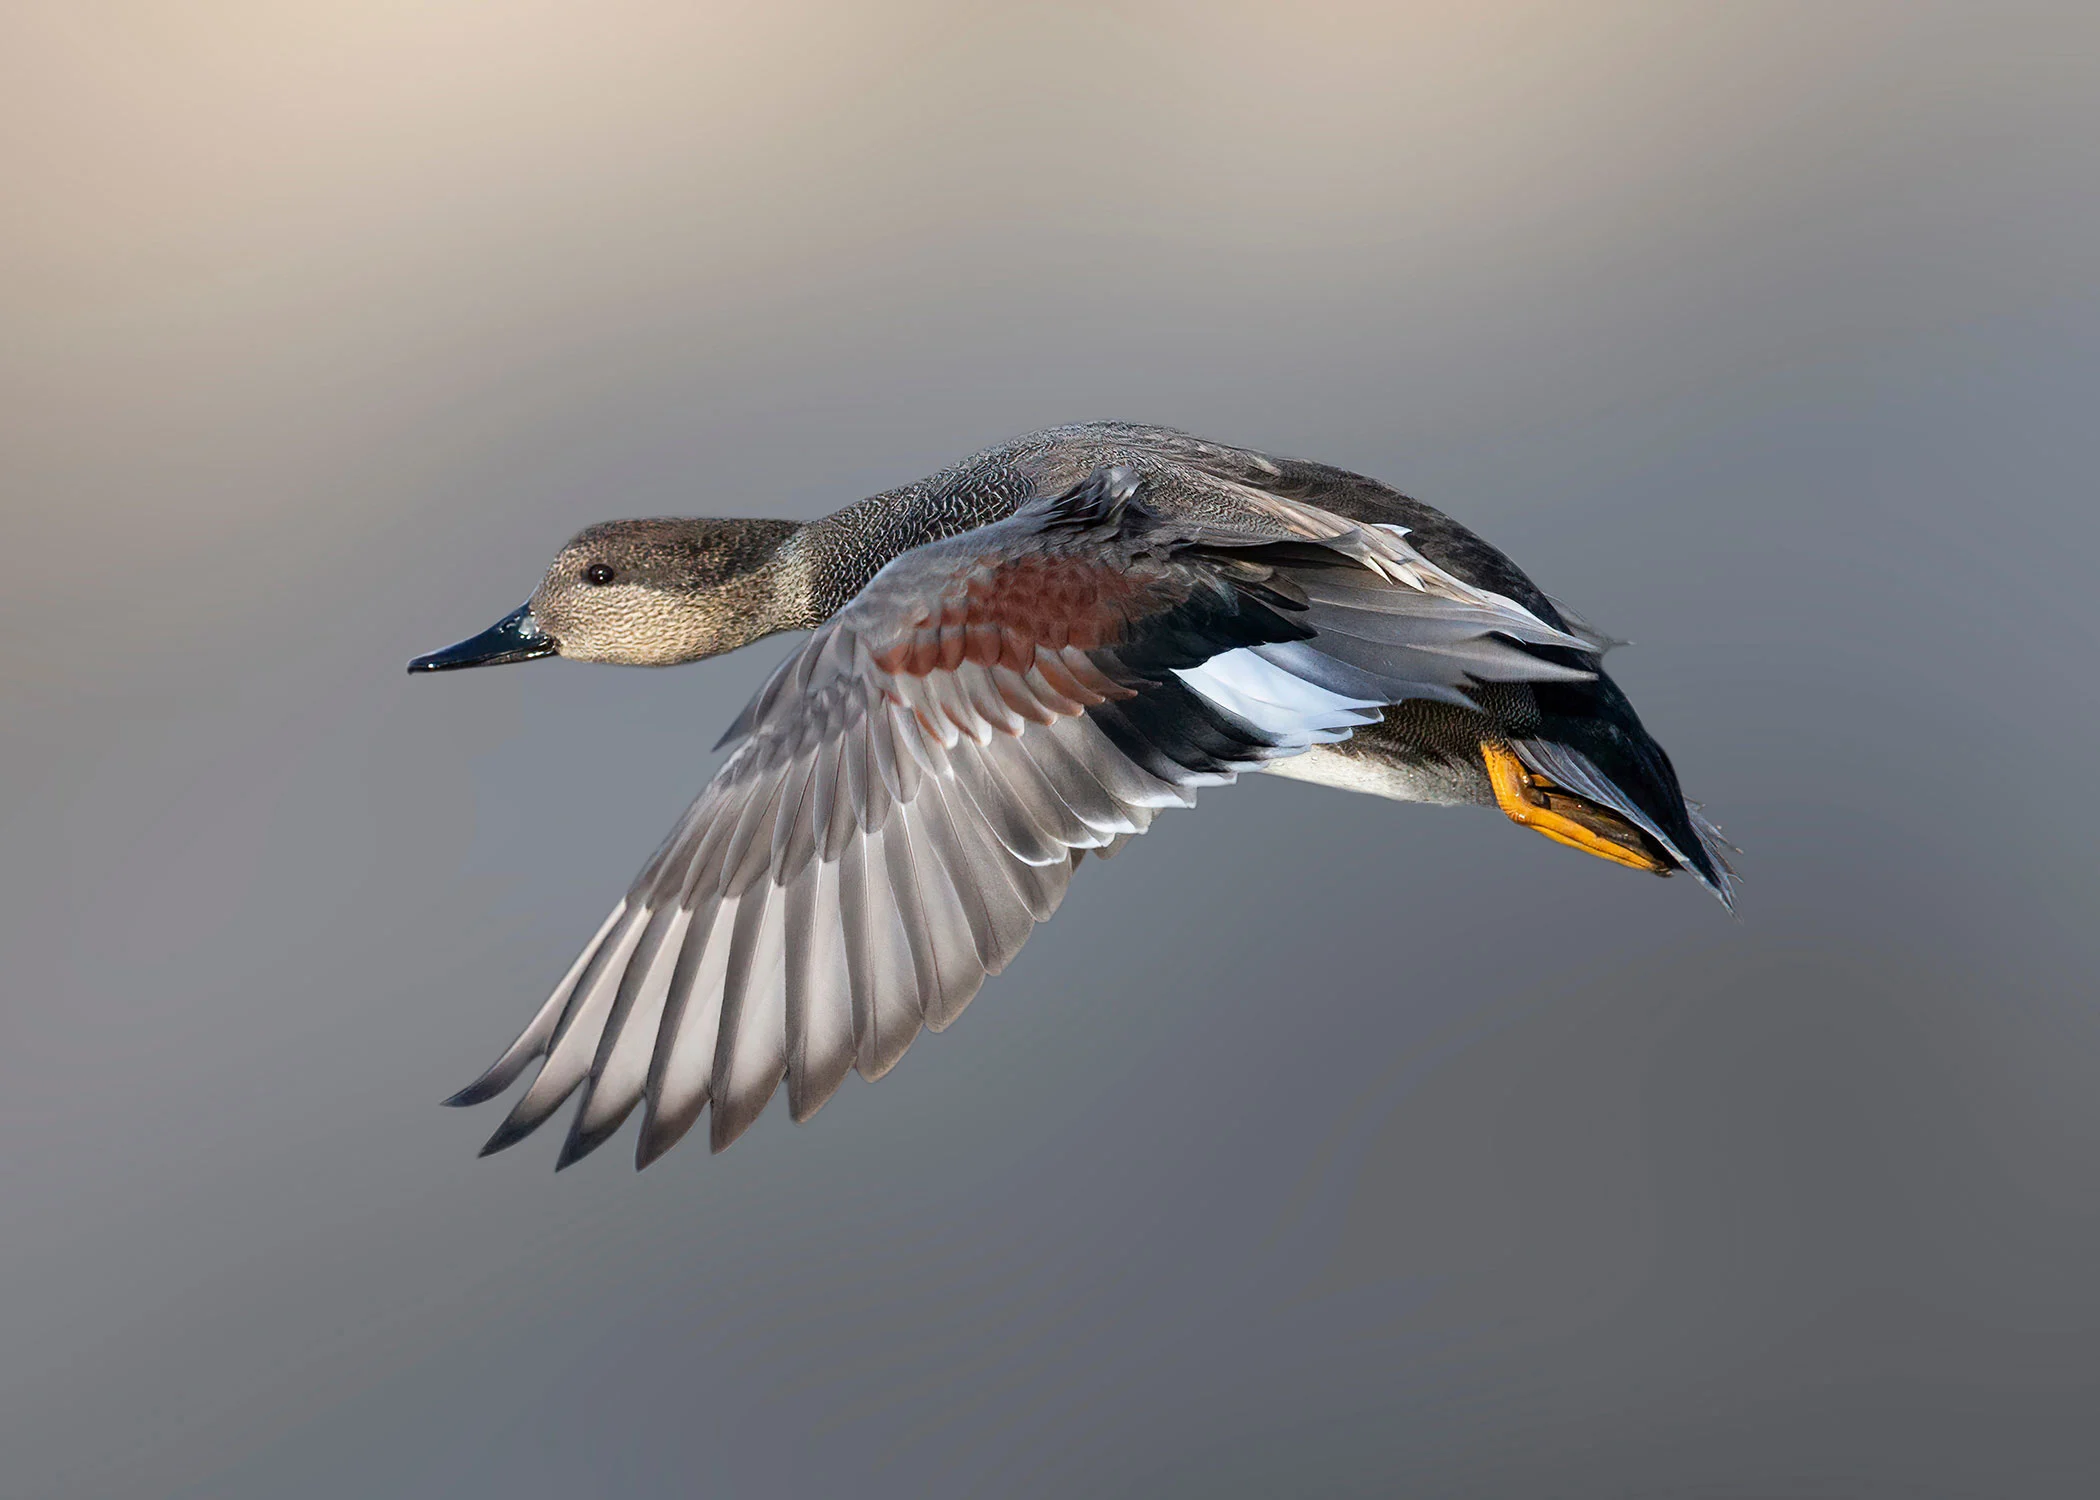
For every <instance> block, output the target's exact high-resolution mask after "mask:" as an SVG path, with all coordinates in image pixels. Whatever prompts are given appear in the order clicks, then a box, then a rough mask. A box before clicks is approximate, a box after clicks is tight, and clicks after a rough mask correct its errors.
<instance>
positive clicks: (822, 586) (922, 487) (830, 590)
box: [781, 471, 1032, 628]
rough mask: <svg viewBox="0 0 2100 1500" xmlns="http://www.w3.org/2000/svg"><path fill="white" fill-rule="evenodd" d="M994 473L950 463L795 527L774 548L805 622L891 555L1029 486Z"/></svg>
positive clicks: (827, 612)
mask: <svg viewBox="0 0 2100 1500" xmlns="http://www.w3.org/2000/svg"><path fill="white" fill-rule="evenodd" d="M1000 477H1001V478H1002V479H1005V480H1006V482H996V481H995V482H989V483H987V482H972V481H973V480H974V479H975V476H974V475H970V474H968V473H967V472H957V471H951V472H949V473H944V474H940V475H936V476H934V478H933V479H931V480H922V481H920V482H919V483H918V484H910V485H905V486H903V487H902V488H900V489H894V490H885V491H883V493H881V494H879V495H870V496H869V497H868V498H867V499H865V500H862V501H860V502H858V503H857V504H853V505H849V506H847V507H845V508H844V509H843V510H836V511H833V512H832V513H831V514H830V515H828V516H825V517H823V518H822V519H821V520H816V521H811V522H810V523H809V524H808V525H806V526H803V527H802V528H800V529H799V530H798V531H797V532H796V533H795V534H794V536H792V537H791V538H789V540H788V541H787V543H786V544H785V545H783V547H782V548H781V553H782V556H783V561H786V562H788V563H789V572H790V574H791V576H792V577H793V578H794V579H795V587H796V590H797V593H796V597H795V604H796V607H797V609H798V610H799V612H800V613H803V614H806V615H808V616H809V618H808V620H807V624H808V625H812V626H813V625H818V624H821V623H823V622H824V621H825V620H828V619H830V618H831V617H832V616H833V615H835V614H837V613H838V612H839V611H840V610H841V609H843V608H845V606H846V601H847V600H849V599H851V598H852V597H853V596H854V595H855V594H857V593H859V592H860V591H861V590H862V589H863V588H865V587H867V583H868V580H869V579H871V578H873V577H874V576H875V575H876V574H877V573H879V572H881V571H882V568H883V565H884V564H886V563H887V562H889V561H890V559H891V558H894V557H897V556H900V555H901V554H903V553H906V552H909V551H910V550H911V549H912V548H914V547H919V546H923V545H925V544H926V543H927V542H934V541H939V540H940V539H941V538H942V537H947V536H954V535H955V534H956V533H958V532H962V531H969V530H971V529H973V528H975V527H978V526H985V525H989V524H990V523H991V522H993V521H999V520H1004V519H1005V518H1006V517H1007V516H1010V515H1012V514H1013V513H1014V509H1015V507H1016V506H1018V505H1019V504H1020V503H1021V501H1022V500H1024V499H1026V498H1027V497H1028V495H1029V494H1030V493H1032V489H1031V486H1030V485H1029V484H1028V483H1027V482H1025V481H1024V480H1021V479H1020V478H1019V477H1018V476H1000ZM783 628H794V627H783Z"/></svg>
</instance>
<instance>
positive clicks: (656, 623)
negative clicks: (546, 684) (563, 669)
mask: <svg viewBox="0 0 2100 1500" xmlns="http://www.w3.org/2000/svg"><path fill="white" fill-rule="evenodd" d="M803 529H804V528H803V527H802V526H801V525H799V524H798V523H796V522H793V521H753V520H744V521H713V520H691V521H688V520H651V521H605V522H601V523H600V524H599V525H596V526H590V527H586V528H585V529H584V530H582V531H580V532H578V533H577V534H576V536H575V538H574V539H573V540H572V541H570V542H569V544H568V545H567V546H565V547H563V548H562V549H561V552H560V553H559V554H558V555H557V556H556V557H555V559H554V563H553V566H551V567H549V568H548V569H547V576H546V577H545V578H544V579H542V580H541V581H540V586H539V587H538V588H537V589H535V590H534V591H533V594H532V597H531V598H530V599H528V600H527V601H526V602H525V603H524V604H522V605H520V606H519V607H518V608H516V609H514V610H512V611H511V612H510V613H509V614H507V615H505V616H504V617H503V618H502V619H500V620H498V621H497V622H496V623H495V624H494V625H491V626H490V627H489V628H488V629H487V630H484V631H482V632H481V634H479V635H477V636H472V637H469V638H468V639H466V640H464V641H461V642H460V643H459V644H458V645H456V646H447V647H446V648H445V649H444V650H442V651H433V652H431V653H430V654H429V655H428V656H419V657H417V658H416V659H415V660H414V661H412V662H410V663H409V664H408V670H409V671H411V672H445V671H450V670H452V669H454V668H457V667H488V666H495V665H496V664H498V663H499V662H510V661H531V660H533V659H534V658H535V657H541V656H566V657H569V658H570V659H572V660H575V661H609V662H618V663H621V664H623V665H627V666H637V667H667V666H671V665H673V664H675V663H678V662H685V661H698V660H700V659H701V658H703V657H709V656H719V655H720V654H721V653H723V652H724V651H733V650H735V649H736V648H737V647H738V646H743V645H748V644H750V643H751V642H752V641H755V640H758V639H760V638H761V637H763V636H768V635H771V634H773V633H774V632H775V631H779V630H795V629H802V628H807V627H809V626H812V625H815V624H817V623H818V621H817V620H816V619H814V618H812V617H811V610H810V606H809V603H808V596H809V580H808V576H807V575H808V571H809V570H808V568H807V566H806V564H805V562H804V560H803V559H802V557H801V556H800V555H799V549H798V548H797V547H796V545H795V542H796V538H797V535H798V534H799V533H800V532H801V531H803Z"/></svg>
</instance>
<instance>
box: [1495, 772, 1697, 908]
mask: <svg viewBox="0 0 2100 1500" xmlns="http://www.w3.org/2000/svg"><path fill="white" fill-rule="evenodd" d="M1480 758H1481V760H1482V761H1483V762H1484V763H1485V764H1486V766H1487V774H1488V781H1489V783H1490V784H1491V785H1492V786H1493V787H1494V789H1495V806H1497V807H1499V808H1501V809H1502V811H1503V814H1504V815H1505V816H1506V817H1508V819H1509V820H1510V821H1511V822H1512V823H1515V824H1517V825H1519V826H1520V827H1523V828H1529V829H1530V830H1531V831H1532V832H1533V833H1542V834H1544V835H1545V836H1546V837H1547V838H1549V839H1551V840H1553V842H1554V843H1556V844H1566V845H1567V846H1568V847H1569V848H1571V849H1580V850H1581V851H1582V852H1583V853H1584V854H1594V855H1596V856H1597V858H1599V859H1608V860H1610V861H1611V862H1612V863H1613V864H1618V865H1625V866H1627V867H1628V868H1629V869H1634V870H1646V871H1648V872H1649V873H1650V874H1652V875H1668V874H1669V873H1670V872H1671V871H1672V869H1674V868H1675V866H1674V865H1673V864H1671V863H1670V862H1668V861H1667V860H1665V859H1663V858H1662V857H1661V856H1660V851H1656V850H1653V849H1651V847H1650V844H1649V840H1648V839H1646V838H1645V837H1643V835H1642V834H1641V831H1640V830H1639V829H1637V828H1635V827H1634V826H1633V825H1632V824H1630V823H1628V822H1627V821H1626V820H1625V819H1623V818H1621V817H1619V816H1618V815H1617V814H1615V813H1612V812H1609V811H1607V810H1606V809H1604V808H1601V807H1599V806H1597V804H1596V803H1594V802H1591V801H1589V800H1588V799H1587V798H1584V797H1578V796H1576V795H1575V794H1574V793H1572V792H1569V791H1566V790H1564V789H1562V788H1560V787H1558V786H1555V785H1554V784H1553V783H1552V782H1550V781H1548V780H1547V779H1546V778H1545V777H1543V776H1541V775H1539V774H1538V773H1537V772H1536V771H1533V770H1531V769H1530V768H1529V767H1527V766H1526V765H1525V764H1524V762H1522V761H1521V760H1519V759H1517V755H1516V752H1515V751H1513V750H1511V749H1510V748H1509V746H1507V745H1505V744H1503V743H1502V742H1501V741H1500V740H1482V741H1481V742H1480Z"/></svg>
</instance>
